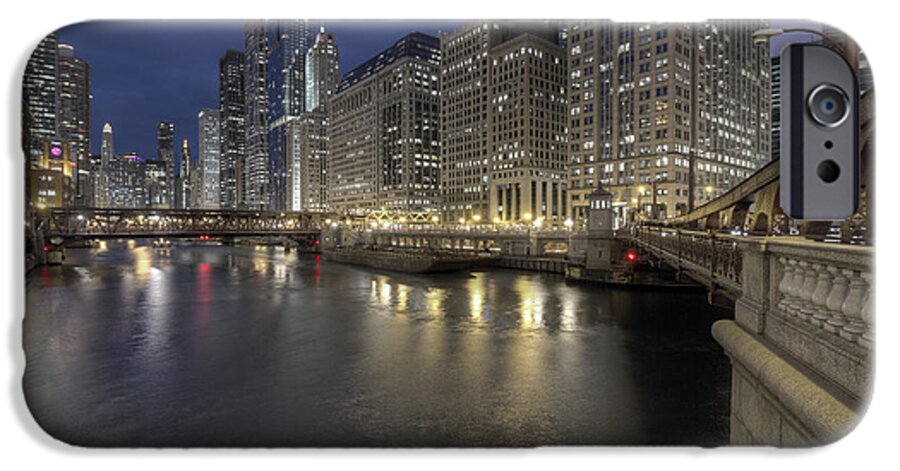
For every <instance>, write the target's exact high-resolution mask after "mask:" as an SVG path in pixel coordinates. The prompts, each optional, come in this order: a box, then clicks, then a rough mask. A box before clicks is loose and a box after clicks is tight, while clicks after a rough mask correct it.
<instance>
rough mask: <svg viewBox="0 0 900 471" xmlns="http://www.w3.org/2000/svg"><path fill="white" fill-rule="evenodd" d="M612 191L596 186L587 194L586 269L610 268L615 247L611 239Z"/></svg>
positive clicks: (614, 242)
mask: <svg viewBox="0 0 900 471" xmlns="http://www.w3.org/2000/svg"><path fill="white" fill-rule="evenodd" d="M612 197H613V195H612V193H610V192H608V191H606V190H604V189H603V187H598V188H597V190H596V191H594V192H593V193H591V194H589V195H588V218H587V219H588V221H587V228H588V229H587V238H588V241H587V250H586V252H587V254H586V255H587V257H586V260H585V268H587V269H588V270H610V269H612V265H613V260H614V258H613V257H614V256H615V253H614V252H615V249H616V247H617V245H616V241H615V240H614V239H613V226H612V225H613V210H612Z"/></svg>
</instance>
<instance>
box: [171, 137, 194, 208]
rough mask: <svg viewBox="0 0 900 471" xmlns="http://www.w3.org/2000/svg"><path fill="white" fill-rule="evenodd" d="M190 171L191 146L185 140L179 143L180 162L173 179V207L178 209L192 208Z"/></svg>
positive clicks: (191, 168)
mask: <svg viewBox="0 0 900 471" xmlns="http://www.w3.org/2000/svg"><path fill="white" fill-rule="evenodd" d="M192 170H193V162H191V146H190V144H189V143H188V140H187V139H185V140H183V141H182V142H181V160H180V163H179V169H178V176H177V177H176V179H175V182H176V183H175V198H176V201H175V207H176V208H178V209H191V207H192V204H193V195H192V191H191V172H192Z"/></svg>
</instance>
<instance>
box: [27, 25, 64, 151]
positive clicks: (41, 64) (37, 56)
mask: <svg viewBox="0 0 900 471" xmlns="http://www.w3.org/2000/svg"><path fill="white" fill-rule="evenodd" d="M58 46H59V40H58V39H57V36H56V33H52V34H50V35H48V36H46V37H45V38H44V39H42V40H41V42H40V43H38V45H37V47H36V48H35V49H34V52H32V53H31V57H30V58H29V59H28V64H27V65H26V66H25V75H24V77H23V81H22V107H23V113H25V114H27V115H28V119H26V120H24V122H27V123H28V126H27V128H25V129H23V131H24V132H25V134H26V136H24V144H25V145H26V146H27V148H26V149H25V150H26V152H27V153H28V155H29V156H30V159H31V163H32V165H36V164H37V161H38V159H40V158H41V155H42V154H43V152H44V150H43V148H44V141H45V140H46V139H53V138H54V137H56V136H57V131H58V127H57V126H58V124H57V120H56V117H57V111H56V105H57V93H58V89H57V87H58V85H57V79H58V72H57V62H58V61H57V54H58Z"/></svg>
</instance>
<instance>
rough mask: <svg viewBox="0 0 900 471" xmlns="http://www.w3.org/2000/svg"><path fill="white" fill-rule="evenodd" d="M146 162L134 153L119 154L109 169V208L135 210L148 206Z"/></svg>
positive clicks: (112, 160)
mask: <svg viewBox="0 0 900 471" xmlns="http://www.w3.org/2000/svg"><path fill="white" fill-rule="evenodd" d="M146 170H147V168H146V160H145V159H144V158H143V157H141V156H139V155H137V154H134V153H131V154H117V155H114V156H113V158H112V159H111V160H110V162H109V165H108V167H107V175H108V186H109V207H111V208H122V209H133V208H144V207H146V206H147V178H146Z"/></svg>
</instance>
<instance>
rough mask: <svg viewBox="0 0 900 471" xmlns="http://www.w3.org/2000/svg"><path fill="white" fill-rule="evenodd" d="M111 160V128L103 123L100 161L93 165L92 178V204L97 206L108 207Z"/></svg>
mask: <svg viewBox="0 0 900 471" xmlns="http://www.w3.org/2000/svg"><path fill="white" fill-rule="evenodd" d="M112 161H113V129H112V126H111V125H110V124H109V123H104V124H103V134H102V137H101V139H100V163H99V165H95V166H93V168H94V169H96V172H97V177H96V178H95V179H94V205H95V206H96V207H98V208H108V207H110V204H111V203H110V192H109V190H110V187H109V179H110V173H111V170H112V167H111V163H112Z"/></svg>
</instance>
